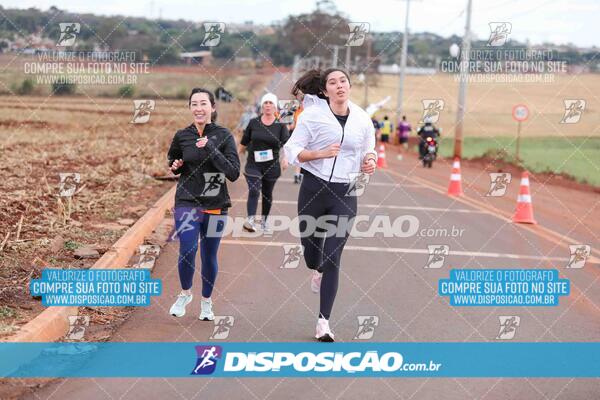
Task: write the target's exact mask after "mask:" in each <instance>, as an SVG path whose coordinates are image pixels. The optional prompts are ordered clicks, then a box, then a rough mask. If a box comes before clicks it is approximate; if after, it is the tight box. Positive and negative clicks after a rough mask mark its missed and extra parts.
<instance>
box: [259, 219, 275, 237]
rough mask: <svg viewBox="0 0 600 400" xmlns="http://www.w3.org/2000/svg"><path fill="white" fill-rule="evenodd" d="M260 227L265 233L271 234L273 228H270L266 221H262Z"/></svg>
mask: <svg viewBox="0 0 600 400" xmlns="http://www.w3.org/2000/svg"><path fill="white" fill-rule="evenodd" d="M261 228H262V231H263V233H264V234H265V235H272V234H273V229H271V225H270V224H269V223H268V222H267V221H263V223H262V225H261Z"/></svg>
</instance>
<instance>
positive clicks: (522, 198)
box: [513, 171, 537, 224]
mask: <svg viewBox="0 0 600 400" xmlns="http://www.w3.org/2000/svg"><path fill="white" fill-rule="evenodd" d="M513 222H518V223H521V224H537V222H536V221H535V219H533V205H532V204H531V194H530V193H529V173H528V172H527V171H523V173H522V174H521V187H520V188H519V197H518V198H517V211H515V215H514V216H513Z"/></svg>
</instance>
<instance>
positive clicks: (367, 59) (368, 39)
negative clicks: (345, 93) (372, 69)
mask: <svg viewBox="0 0 600 400" xmlns="http://www.w3.org/2000/svg"><path fill="white" fill-rule="evenodd" d="M370 62H371V36H370V35H369V36H368V37H367V58H366V67H365V71H364V74H365V82H364V85H365V97H364V100H363V102H364V107H365V108H366V107H368V106H369V85H368V84H367V83H368V81H369V63H370Z"/></svg>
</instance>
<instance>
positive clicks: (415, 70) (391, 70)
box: [377, 64, 437, 75]
mask: <svg viewBox="0 0 600 400" xmlns="http://www.w3.org/2000/svg"><path fill="white" fill-rule="evenodd" d="M377 72H378V73H380V74H393V75H397V74H399V73H400V66H399V65H398V64H392V65H380V66H379V67H378V68H377ZM436 72H437V70H436V69H435V68H420V67H406V74H407V75H433V74H435V73H436Z"/></svg>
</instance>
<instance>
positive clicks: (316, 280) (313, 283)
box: [310, 269, 323, 293]
mask: <svg viewBox="0 0 600 400" xmlns="http://www.w3.org/2000/svg"><path fill="white" fill-rule="evenodd" d="M321 279H323V273H322V272H319V271H317V270H316V269H315V270H313V274H312V277H311V278H310V290H312V291H313V293H319V291H320V290H321Z"/></svg>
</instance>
